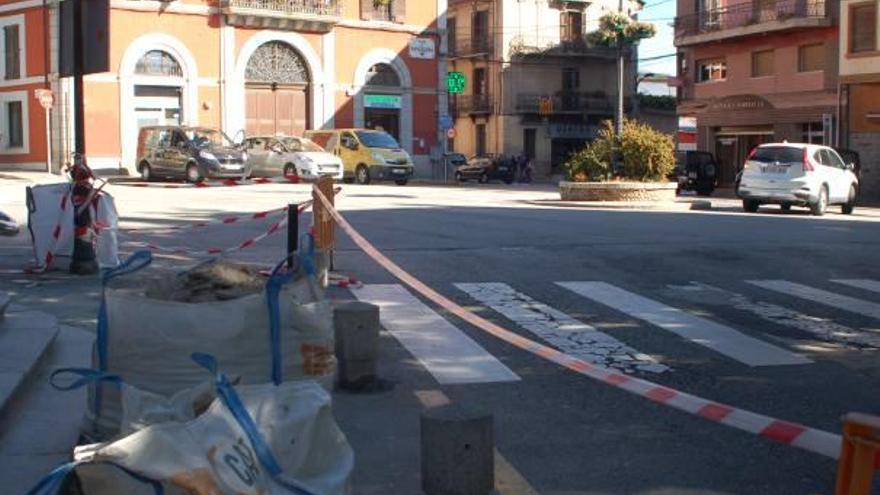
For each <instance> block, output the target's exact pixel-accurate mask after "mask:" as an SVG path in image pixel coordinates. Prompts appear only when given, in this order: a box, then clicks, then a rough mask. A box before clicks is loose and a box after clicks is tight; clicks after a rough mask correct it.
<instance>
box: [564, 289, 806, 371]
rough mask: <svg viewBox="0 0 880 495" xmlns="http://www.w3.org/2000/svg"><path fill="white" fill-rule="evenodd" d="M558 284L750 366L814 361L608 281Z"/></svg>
mask: <svg viewBox="0 0 880 495" xmlns="http://www.w3.org/2000/svg"><path fill="white" fill-rule="evenodd" d="M556 283H557V285H560V286H562V287H565V288H566V289H568V290H570V291H572V292H574V293H576V294H579V295H581V296H584V297H586V298H589V299H592V300H594V301H596V302H599V303H601V304H604V305H606V306H609V307H611V308H613V309H615V310H617V311H620V312H622V313H626V314H628V315H630V316H633V317H635V318H638V319H640V320H644V321H646V322H648V323H651V324H652V325H656V326H658V327H660V328H663V329H665V330H668V331H670V332H672V333H675V334H677V335H679V336H681V337H683V338H685V339H688V340H690V341H691V342H694V343H695V344H699V345H702V346H704V347H707V348H709V349H712V350H713V351H716V352H718V353H721V354H724V355H725V356H727V357H730V358H732V359H735V360H737V361H739V362H741V363H743V364H747V365H749V366H780V365H792V364H808V363H811V362H812V361H811V360H809V359H807V358H806V357H804V356H801V355H799V354H795V353H793V352H790V351H787V350H785V349H781V348H779V347H776V346H774V345H771V344H768V343H767V342H764V341H763V340H758V339H756V338H753V337H749V336H747V335H744V334H742V333H740V332H738V331H736V330H734V329H733V328H730V327H727V326H724V325H721V324H719V323H715V322H714V321H712V320H707V319H705V318H700V317H698V316H694V315H692V314H690V313H686V312H684V311H681V310H679V309H676V308H673V307H671V306H667V305H665V304H661V303H659V302H657V301H653V300H651V299H648V298H646V297H642V296H639V295H637V294H633V293H632V292H628V291H625V290H623V289H620V288H618V287H615V286H613V285H611V284H607V283H605V282H556Z"/></svg>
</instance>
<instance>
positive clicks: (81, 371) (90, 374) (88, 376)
mask: <svg viewBox="0 0 880 495" xmlns="http://www.w3.org/2000/svg"><path fill="white" fill-rule="evenodd" d="M67 374H69V375H73V376H75V377H79V378H77V379H76V380H74V381H73V382H71V383H69V384H67V385H59V384H58V383H56V381H55V380H56V379H57V378H58V377H59V376H61V375H67ZM98 382H108V383H115V384H117V385H121V384H122V378H121V377H120V376H119V375H110V374H107V373H104V372H103V371H101V370H95V369H91V368H58V369H57V370H55V371H53V372H52V374H51V375H49V385H51V386H52V388H54V389H55V390H61V391H63V392H66V391H68V390H76V389H78V388H80V387H83V386H85V385H88V384H90V383H98Z"/></svg>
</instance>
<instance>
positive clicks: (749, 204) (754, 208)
mask: <svg viewBox="0 0 880 495" xmlns="http://www.w3.org/2000/svg"><path fill="white" fill-rule="evenodd" d="M759 206H761V203H758V202H757V201H755V200H754V199H744V200H743V210H745V211H746V212H747V213H757V212H758V207H759Z"/></svg>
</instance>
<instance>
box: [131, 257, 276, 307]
mask: <svg viewBox="0 0 880 495" xmlns="http://www.w3.org/2000/svg"><path fill="white" fill-rule="evenodd" d="M265 285H266V281H265V278H263V276H261V275H260V272H259V270H257V269H256V268H253V267H250V266H247V265H241V264H237V263H230V262H227V261H216V262H212V263H208V264H204V265H200V266H197V267H196V268H193V269H191V270H187V271H185V272H183V273H178V274H175V275H172V276H169V277H164V278H162V279H160V280H156V281H153V283H151V284H149V285H148V286H147V290H146V295H147V297H150V298H153V299H159V300H162V301H178V302H187V303H203V302H212V301H228V300H230V299H238V298H240V297H244V296H248V295H251V294H256V293H258V292H260V291H261V290H263V288H264V287H265Z"/></svg>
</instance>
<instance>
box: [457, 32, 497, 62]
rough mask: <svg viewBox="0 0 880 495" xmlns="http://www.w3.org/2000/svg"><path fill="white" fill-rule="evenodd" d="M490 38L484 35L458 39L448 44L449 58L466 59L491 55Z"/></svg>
mask: <svg viewBox="0 0 880 495" xmlns="http://www.w3.org/2000/svg"><path fill="white" fill-rule="evenodd" d="M492 46H493V45H492V37H491V36H489V35H486V36H485V37H478V38H473V39H471V38H459V39H456V40H455V42H454V43H449V56H450V57H468V56H474V55H491V54H492Z"/></svg>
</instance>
